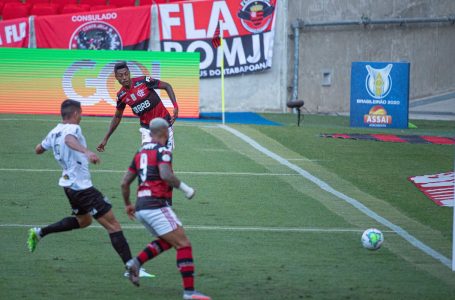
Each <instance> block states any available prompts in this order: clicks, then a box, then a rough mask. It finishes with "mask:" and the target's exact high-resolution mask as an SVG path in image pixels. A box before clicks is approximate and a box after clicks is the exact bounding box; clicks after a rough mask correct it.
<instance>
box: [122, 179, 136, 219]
mask: <svg viewBox="0 0 455 300" xmlns="http://www.w3.org/2000/svg"><path fill="white" fill-rule="evenodd" d="M136 177H137V175H136V174H135V173H133V172H131V171H130V170H128V171H126V173H125V175H124V176H123V180H122V185H121V187H122V196H123V202H124V203H125V211H126V213H127V214H128V217H129V218H130V219H131V220H134V212H135V209H134V206H133V205H132V204H131V201H130V186H131V183H132V182H133V181H134V179H136Z"/></svg>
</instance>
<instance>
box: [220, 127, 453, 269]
mask: <svg viewBox="0 0 455 300" xmlns="http://www.w3.org/2000/svg"><path fill="white" fill-rule="evenodd" d="M219 127H220V128H222V129H224V130H226V131H228V132H230V133H232V134H233V135H235V136H236V137H238V138H240V139H241V140H243V141H244V142H246V143H247V144H249V145H250V146H252V147H253V148H255V149H256V150H258V151H259V152H262V153H263V154H265V155H267V156H268V157H270V158H272V159H274V160H276V161H277V162H279V163H280V164H282V165H284V166H287V167H288V168H289V169H291V170H294V171H296V172H297V173H299V174H300V175H302V177H304V178H306V179H307V180H309V181H311V182H312V183H314V184H316V185H317V186H319V188H321V189H322V190H324V191H326V192H328V193H330V194H332V195H334V196H336V197H338V198H339V199H341V200H344V201H346V202H347V203H349V204H351V205H352V206H353V207H355V208H356V209H358V210H359V211H361V212H363V213H364V214H365V215H367V216H369V217H370V218H372V219H374V220H376V221H377V222H379V223H380V224H382V225H384V226H385V227H387V228H390V229H391V230H393V231H395V232H396V233H397V234H398V235H399V236H401V237H402V238H404V239H405V240H406V241H408V242H409V243H410V244H411V245H413V246H414V247H416V248H417V249H420V250H421V251H423V252H424V253H426V254H428V255H430V256H431V257H433V258H434V259H436V260H439V261H440V262H441V263H442V264H444V265H445V266H447V267H449V268H450V267H451V260H450V259H448V258H447V257H445V256H444V255H443V254H441V253H439V252H437V251H436V250H434V249H433V248H431V247H429V246H428V245H426V244H425V243H423V242H422V241H420V240H419V239H417V238H416V237H414V236H413V235H411V234H410V233H408V232H407V231H406V230H404V229H403V228H401V227H400V226H398V225H395V224H394V223H392V222H390V221H389V220H387V219H386V218H384V217H382V216H380V215H378V214H377V213H375V212H374V211H372V210H371V209H369V208H368V207H366V206H365V205H364V204H362V203H361V202H360V201H358V200H356V199H354V198H351V197H349V196H347V195H345V194H343V193H341V192H339V191H337V190H335V189H334V188H333V187H331V186H330V185H329V184H328V183H327V182H325V181H323V180H321V179H319V178H317V177H316V176H314V175H312V174H311V173H309V172H308V171H306V170H304V169H302V168H300V167H299V166H297V165H294V164H292V163H290V162H289V161H288V160H286V159H284V158H283V157H281V156H279V155H278V154H276V153H274V152H272V151H270V150H268V149H267V148H265V147H263V146H261V145H260V144H259V143H258V142H256V141H255V140H253V139H252V138H250V137H249V136H247V135H246V134H243V133H241V132H240V131H238V130H236V129H234V128H231V127H229V126H226V125H219Z"/></svg>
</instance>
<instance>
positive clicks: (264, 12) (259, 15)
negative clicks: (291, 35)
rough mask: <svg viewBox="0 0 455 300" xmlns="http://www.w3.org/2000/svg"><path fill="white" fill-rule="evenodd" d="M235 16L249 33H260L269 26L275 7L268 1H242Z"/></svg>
mask: <svg viewBox="0 0 455 300" xmlns="http://www.w3.org/2000/svg"><path fill="white" fill-rule="evenodd" d="M240 6H241V8H240V10H239V12H238V13H237V16H238V17H239V18H240V21H241V22H242V25H243V27H244V28H245V29H246V30H248V31H249V32H251V33H261V32H263V31H264V30H265V29H267V27H268V26H269V24H270V22H271V21H272V15H273V12H274V10H275V7H274V6H273V5H272V4H271V1H270V0H243V1H242V2H241V3H240Z"/></svg>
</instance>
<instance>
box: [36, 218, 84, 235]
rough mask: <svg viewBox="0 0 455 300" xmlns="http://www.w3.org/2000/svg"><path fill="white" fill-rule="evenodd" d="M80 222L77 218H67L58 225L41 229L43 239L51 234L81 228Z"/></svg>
mask: <svg viewBox="0 0 455 300" xmlns="http://www.w3.org/2000/svg"><path fill="white" fill-rule="evenodd" d="M79 227H80V226H79V222H78V221H77V219H76V218H75V217H66V218H64V219H61V220H60V221H58V222H57V223H54V224H51V225H48V226H46V227H44V228H41V237H44V236H46V235H48V234H49V233H56V232H62V231H70V230H73V229H77V228H79Z"/></svg>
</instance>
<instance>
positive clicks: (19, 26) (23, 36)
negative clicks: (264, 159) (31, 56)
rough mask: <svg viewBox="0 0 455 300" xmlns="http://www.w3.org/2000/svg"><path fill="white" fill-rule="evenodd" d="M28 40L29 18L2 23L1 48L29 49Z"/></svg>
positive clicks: (0, 31) (0, 26) (0, 24)
mask: <svg viewBox="0 0 455 300" xmlns="http://www.w3.org/2000/svg"><path fill="white" fill-rule="evenodd" d="M28 40H29V30H28V18H19V19H14V20H7V21H1V22H0V47H10V48H27V47H28Z"/></svg>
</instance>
